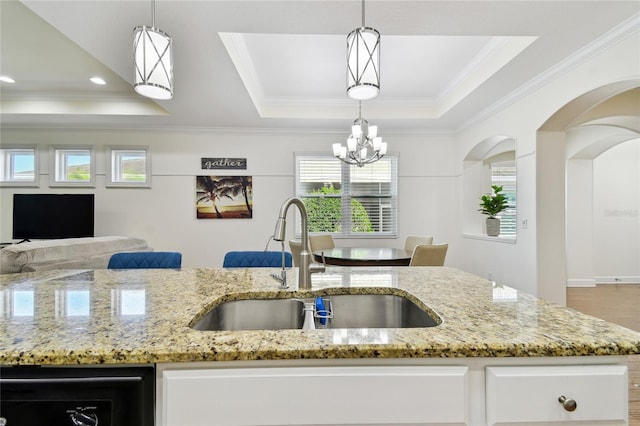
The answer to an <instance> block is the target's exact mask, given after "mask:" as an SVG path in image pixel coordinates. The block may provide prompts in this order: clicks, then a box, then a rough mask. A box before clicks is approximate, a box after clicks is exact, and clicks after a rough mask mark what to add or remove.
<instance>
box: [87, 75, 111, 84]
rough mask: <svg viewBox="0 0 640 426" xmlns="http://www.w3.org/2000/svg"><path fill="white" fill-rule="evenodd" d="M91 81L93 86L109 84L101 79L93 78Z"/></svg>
mask: <svg viewBox="0 0 640 426" xmlns="http://www.w3.org/2000/svg"><path fill="white" fill-rule="evenodd" d="M89 80H91V82H92V83H93V84H99V85H101V86H103V85H105V84H107V82H106V81H104V80H103V79H102V78H100V77H91V78H90V79H89Z"/></svg>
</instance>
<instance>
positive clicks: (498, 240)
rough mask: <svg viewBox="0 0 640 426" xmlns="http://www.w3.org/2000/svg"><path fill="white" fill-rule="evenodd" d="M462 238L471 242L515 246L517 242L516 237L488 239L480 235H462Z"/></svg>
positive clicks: (488, 237)
mask: <svg viewBox="0 0 640 426" xmlns="http://www.w3.org/2000/svg"><path fill="white" fill-rule="evenodd" d="M462 237H463V238H469V239H472V240H483V241H493V242H496V243H506V244H515V243H516V241H517V239H516V237H490V236H488V235H482V234H462Z"/></svg>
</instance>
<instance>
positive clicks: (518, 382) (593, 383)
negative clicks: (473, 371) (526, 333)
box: [486, 365, 629, 425]
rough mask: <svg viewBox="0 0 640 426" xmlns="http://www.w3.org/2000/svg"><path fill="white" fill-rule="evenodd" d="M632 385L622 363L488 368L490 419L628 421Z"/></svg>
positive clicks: (495, 421) (494, 421)
mask: <svg viewBox="0 0 640 426" xmlns="http://www.w3.org/2000/svg"><path fill="white" fill-rule="evenodd" d="M628 383H629V382H628V377H627V368H626V367H625V366H620V365H598V366H536V367H488V368H487V372H486V384H487V389H486V399H487V423H488V424H489V425H498V424H500V425H508V424H518V423H533V422H536V423H550V424H557V423H563V422H580V423H582V422H590V423H589V424H606V425H613V424H626V422H627V418H628V411H629V407H628V404H629V402H628V397H627V394H628V392H627V387H628ZM560 398H562V401H564V403H563V402H562V401H561V400H560ZM591 422H593V423H591Z"/></svg>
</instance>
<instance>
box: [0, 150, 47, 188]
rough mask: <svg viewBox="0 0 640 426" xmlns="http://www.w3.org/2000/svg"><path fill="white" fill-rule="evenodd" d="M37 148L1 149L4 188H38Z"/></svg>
mask: <svg viewBox="0 0 640 426" xmlns="http://www.w3.org/2000/svg"><path fill="white" fill-rule="evenodd" d="M37 165H38V157H37V151H36V147H35V146H15V147H4V148H0V183H1V184H2V185H3V186H38V167H37Z"/></svg>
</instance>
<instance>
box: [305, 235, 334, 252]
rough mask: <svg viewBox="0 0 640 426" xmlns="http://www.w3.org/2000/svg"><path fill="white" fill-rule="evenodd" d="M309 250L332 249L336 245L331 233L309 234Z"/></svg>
mask: <svg viewBox="0 0 640 426" xmlns="http://www.w3.org/2000/svg"><path fill="white" fill-rule="evenodd" d="M309 245H310V246H311V247H310V248H311V252H312V253H313V252H314V251H320V250H327V249H332V248H334V247H335V246H336V245H335V243H334V241H333V236H332V235H331V234H320V235H309Z"/></svg>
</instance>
